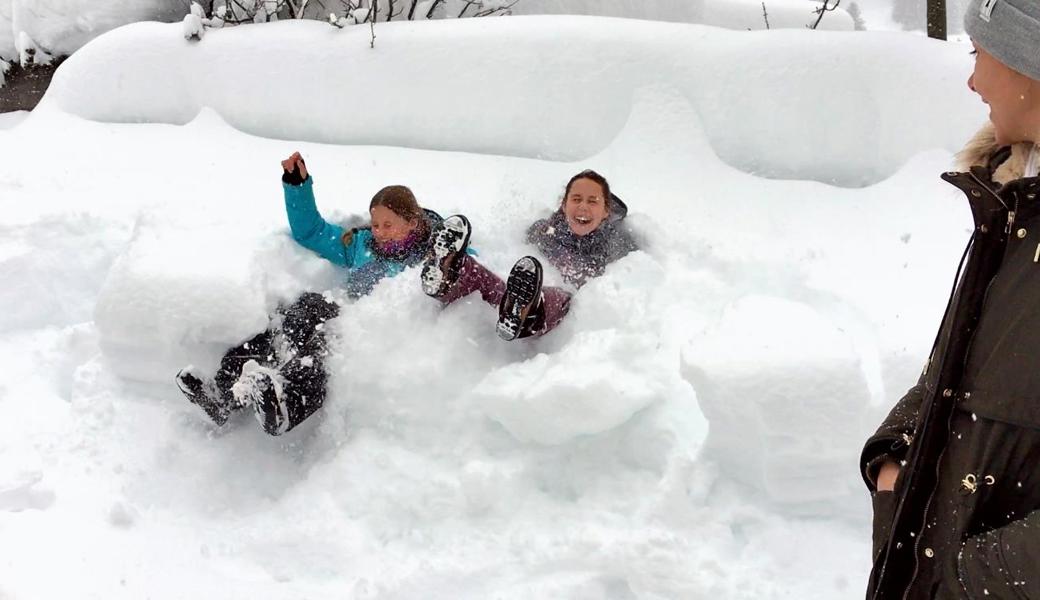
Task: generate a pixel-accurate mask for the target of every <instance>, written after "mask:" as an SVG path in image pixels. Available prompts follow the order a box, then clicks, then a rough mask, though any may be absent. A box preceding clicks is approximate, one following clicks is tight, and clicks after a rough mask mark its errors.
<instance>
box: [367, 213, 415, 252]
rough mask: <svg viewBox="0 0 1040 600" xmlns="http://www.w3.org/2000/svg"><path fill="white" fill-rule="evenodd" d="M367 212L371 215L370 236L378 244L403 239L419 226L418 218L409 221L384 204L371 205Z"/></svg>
mask: <svg viewBox="0 0 1040 600" xmlns="http://www.w3.org/2000/svg"><path fill="white" fill-rule="evenodd" d="M369 214H371V215H372V237H374V238H375V239H376V243H377V244H379V245H380V246H384V245H386V244H388V243H390V242H400V241H402V240H404V239H405V238H407V237H408V235H409V234H410V233H412V232H413V231H415V229H416V228H417V227H418V226H419V221H418V220H413V221H409V220H408V219H405V218H404V217H402V216H400V215H398V214H397V213H395V212H394V211H392V210H390V209H389V208H387V207H385V206H373V207H372V209H371V210H370V211H369Z"/></svg>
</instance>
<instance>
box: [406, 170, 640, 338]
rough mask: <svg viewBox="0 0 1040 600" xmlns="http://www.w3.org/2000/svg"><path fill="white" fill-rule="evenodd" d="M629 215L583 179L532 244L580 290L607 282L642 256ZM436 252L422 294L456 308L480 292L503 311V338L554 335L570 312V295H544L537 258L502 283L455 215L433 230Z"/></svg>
mask: <svg viewBox="0 0 1040 600" xmlns="http://www.w3.org/2000/svg"><path fill="white" fill-rule="evenodd" d="M627 214H628V207H626V206H625V204H624V202H622V201H621V199H620V198H618V197H617V196H614V195H613V194H612V193H611V192H610V184H609V183H608V182H607V180H606V179H605V178H604V177H603V176H602V175H600V174H599V173H596V172H595V171H582V172H581V173H578V174H577V175H575V176H574V177H572V178H571V179H570V181H568V182H567V187H566V188H565V190H564V195H563V200H562V201H561V203H560V208H559V210H557V211H556V212H554V213H553V214H552V215H551V216H550V217H549V218H547V219H543V220H540V221H537V222H535V223H534V224H533V225H531V227H530V228H529V229H528V231H527V241H528V242H530V243H531V244H534V246H535V247H537V248H538V250H539V251H540V252H541V253H542V255H544V256H545V258H546V259H547V260H548V261H549V263H550V264H551V265H552V266H554V267H556V269H557V270H559V272H560V274H561V275H562V276H563V279H564V281H566V282H567V283H569V284H571V285H573V286H575V287H581V286H582V285H584V284H585V282H586V281H587V280H588V279H589V278H591V277H598V276H600V275H602V274H603V271H604V270H605V269H606V268H607V265H609V264H610V263H612V262H614V261H616V260H618V259H620V258H621V257H623V256H625V255H626V254H628V253H629V252H632V251H633V250H636V244H635V242H634V241H633V238H632V235H631V232H630V231H629V230H628V228H627V227H626V226H625V223H624V219H625V216H626V215H627ZM432 238H433V241H432V246H433V247H432V250H431V252H430V254H429V255H428V257H427V260H426V261H425V263H424V265H423V270H422V280H423V289H424V290H425V291H426V293H427V294H429V295H430V296H432V297H434V298H437V299H439V300H440V301H441V302H444V303H445V304H450V303H451V302H454V301H456V300H458V299H459V298H463V297H465V296H468V295H469V294H471V293H473V292H480V295H481V297H482V298H483V299H484V301H485V302H487V303H488V304H490V305H492V306H494V307H497V308H498V324H497V331H498V334H499V336H500V337H501V338H503V339H505V340H514V339H517V338H525V337H536V336H541V335H544V334H546V333H548V332H549V331H552V329H553V328H555V327H556V326H557V325H559V323H560V321H562V320H563V317H564V316H565V315H566V314H567V311H568V309H569V308H570V300H571V294H570V292H567V291H566V290H563V289H562V288H558V287H545V288H543V287H542V263H541V262H540V261H539V260H538V259H537V258H535V257H533V256H525V257H523V258H521V259H520V260H518V261H517V262H516V264H515V265H514V266H513V268H512V270H511V271H510V273H509V279H508V280H506V281H502V279H501V278H500V277H499V276H498V275H495V274H494V273H492V272H491V271H489V270H488V269H487V268H486V267H484V266H483V265H482V264H480V263H479V262H478V261H477V259H476V258H474V257H473V256H470V255H469V254H467V253H466V249H467V247H468V245H469V238H470V225H469V221H468V220H467V219H466V217H464V216H462V215H454V216H451V217H448V218H447V219H445V220H444V221H443V222H441V223H440V224H439V225H437V226H435V227H434V231H433V234H432Z"/></svg>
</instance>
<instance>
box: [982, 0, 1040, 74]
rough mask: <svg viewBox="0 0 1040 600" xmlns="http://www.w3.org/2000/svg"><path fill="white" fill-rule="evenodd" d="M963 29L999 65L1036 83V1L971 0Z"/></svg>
mask: <svg viewBox="0 0 1040 600" xmlns="http://www.w3.org/2000/svg"><path fill="white" fill-rule="evenodd" d="M964 30H965V31H966V32H968V35H969V36H971V39H972V40H974V41H975V43H976V44H978V45H980V46H982V47H983V48H984V49H985V50H986V52H989V53H990V54H992V55H993V56H994V57H996V59H997V60H999V61H1000V62H1002V63H1004V64H1005V65H1007V66H1009V67H1011V68H1012V69H1014V70H1016V71H1018V72H1019V73H1022V74H1023V75H1027V76H1029V77H1030V78H1031V79H1036V80H1040V0H972V2H971V4H970V5H969V6H968V13H967V14H966V15H964Z"/></svg>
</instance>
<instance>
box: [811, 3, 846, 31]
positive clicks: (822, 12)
mask: <svg viewBox="0 0 1040 600" xmlns="http://www.w3.org/2000/svg"><path fill="white" fill-rule="evenodd" d="M839 4H841V0H834V5H833V6H831V0H823V6H820V7H819V8H817V9H816V10H815V11H814V12H815V13H816V14H817V15H818V16H817V17H816V22H815V23H813V24H812V26H811V27H809V29H816V28H817V27H818V26H819V25H820V21H822V20H823V15H825V14H827V13H829V12H833V11H834V10H835V9H837V8H838V5H839Z"/></svg>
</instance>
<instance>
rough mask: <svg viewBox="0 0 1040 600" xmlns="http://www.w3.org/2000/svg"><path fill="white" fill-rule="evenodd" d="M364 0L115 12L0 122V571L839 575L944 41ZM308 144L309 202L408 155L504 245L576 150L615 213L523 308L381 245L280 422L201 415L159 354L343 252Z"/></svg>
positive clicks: (892, 339)
mask: <svg viewBox="0 0 1040 600" xmlns="http://www.w3.org/2000/svg"><path fill="white" fill-rule="evenodd" d="M378 35H379V37H378V40H377V44H376V49H375V50H370V49H369V48H368V38H367V32H365V31H363V30H362V29H345V30H342V31H340V30H335V29H333V28H330V27H328V26H325V25H322V24H320V23H280V24H277V25H273V26H264V27H262V28H260V27H255V28H253V27H250V28H237V29H231V30H224V31H218V32H212V33H211V34H210V35H207V37H206V38H205V40H204V41H203V42H201V43H198V44H191V43H188V42H186V41H184V40H183V38H181V37H180V27H179V26H178V25H157V24H139V25H133V26H130V27H127V28H123V29H120V30H118V31H115V32H112V33H110V34H107V35H105V36H103V37H101V38H99V39H98V40H96V41H95V42H93V43H91V44H89V45H88V46H86V47H85V48H84V49H83V50H82V51H80V52H78V53H77V54H75V55H74V56H73V57H72V58H71V59H70V60H68V61H67V62H66V63H65V64H64V65H63V66H62V67H61V68H60V69H59V71H58V74H57V76H56V77H55V80H54V84H53V85H52V87H51V89H50V91H49V92H48V95H47V97H46V98H45V100H44V102H43V103H42V104H41V106H40V107H39V108H38V109H37V110H35V111H34V112H33V113H32V114H31V115H30V116H29V117H28V118H26V119H24V120H23V121H22V122H20V123H18V124H14V126H13V127H12V128H9V129H3V127H0V129H2V130H0V165H2V167H0V202H2V207H3V212H2V215H3V216H2V217H0V232H2V235H0V276H2V279H3V281H4V282H5V285H4V286H3V287H2V288H0V363H2V364H4V365H5V373H7V374H8V377H6V378H4V380H2V381H0V410H2V411H3V414H4V415H6V417H7V418H5V419H2V420H0V539H2V540H3V542H4V543H3V544H0V598H3V599H4V600H10V599H18V600H23V599H34V598H54V597H76V598H142V597H151V598H183V597H214V596H216V595H219V596H220V597H221V598H250V599H255V598H344V597H347V598H380V599H391V598H401V599H405V598H409V599H410V598H445V599H449V598H450V599H459V598H473V599H484V598H507V599H512V598H538V599H542V598H566V599H573V598H579V599H580V598H589V599H593V598H595V599H612V600H614V599H629V598H646V599H662V598H668V599H671V598H683V599H687V598H694V599H697V598H704V599H716V598H727V599H744V598H747V599H751V598H754V599H762V598H769V599H772V598H810V599H820V600H823V599H826V600H833V599H835V598H859V597H861V594H862V589H863V585H864V579H865V576H866V573H867V571H868V569H869V564H868V556H867V555H868V548H869V528H868V525H869V506H868V502H867V498H866V493H865V491H864V490H863V489H862V487H861V486H862V484H861V483H860V481H859V475H858V473H857V458H858V452H859V448H860V444H861V443H862V440H863V439H864V437H865V436H866V435H867V433H868V432H869V431H871V430H872V429H873V427H874V426H875V425H876V423H877V421H878V420H879V419H880V417H881V415H882V414H884V413H885V412H886V411H887V408H888V406H889V405H890V404H891V403H892V402H893V401H894V400H895V399H896V398H897V397H898V396H899V395H900V394H901V392H902V391H903V390H904V389H905V388H906V387H909V385H911V384H912V383H913V381H914V380H915V378H916V372H917V371H919V369H920V366H921V364H922V361H923V359H924V357H925V355H926V353H927V350H928V345H929V343H930V342H931V339H932V334H933V333H934V327H935V325H936V322H937V320H938V318H939V316H940V313H941V310H942V307H943V305H944V303H945V299H946V293H947V291H948V289H949V284H950V279H951V278H952V277H953V270H954V268H955V263H956V260H957V258H958V257H959V256H960V251H961V249H962V245H963V243H964V241H965V240H966V236H967V235H968V230H969V228H970V220H969V218H968V213H967V210H966V207H965V206H964V203H963V201H962V200H960V199H959V198H958V197H957V194H956V193H955V192H953V191H952V189H947V188H946V186H945V185H944V184H943V183H942V182H941V181H940V180H939V179H938V177H937V176H938V174H939V173H940V172H942V171H943V170H945V169H947V168H948V166H949V163H950V160H951V153H952V151H954V150H955V149H956V147H957V144H958V142H959V140H962V139H964V138H966V137H967V135H968V134H969V133H970V131H971V130H972V129H973V127H974V125H976V124H978V123H980V122H981V120H982V119H983V118H984V117H985V111H984V109H983V107H981V106H977V105H976V104H975V103H974V102H973V101H972V99H971V98H970V97H968V93H967V92H966V91H965V90H964V88H963V80H964V79H965V78H966V76H967V73H968V70H969V68H970V59H969V57H968V55H967V52H966V50H965V49H964V48H962V47H959V46H956V45H953V44H939V43H935V42H931V41H929V40H925V39H922V38H920V37H918V36H909V35H899V34H873V33H867V34H863V33H857V34H852V33H826V32H799V31H788V32H758V33H740V32H732V31H724V30H720V29H714V28H710V27H703V26H696V25H682V24H667V23H650V22H634V21H624V20H616V19H592V18H579V17H530V18H511V19H490V20H470V21H455V22H438V23H433V24H423V25H422V27H420V26H419V25H418V24H407V23H402V24H390V25H387V26H383V27H381V28H380V30H379V33H378ZM304 38H306V39H307V40H308V43H307V44H306V45H301V44H300V41H301V40H302V39H304ZM503 40H508V43H507V44H504V43H503ZM285 47H293V48H299V49H300V50H301V52H303V53H305V54H306V56H303V57H298V56H296V55H295V54H294V55H293V56H288V55H285V53H283V52H282V51H281V50H280V49H281V48H285ZM906 56H913V57H914V61H907V60H905V57H906ZM117 59H118V60H117ZM115 64H118V68H117V67H115V66H114V65H115ZM113 86H116V87H115V88H114V87H113ZM112 89H119V93H118V94H113V93H111V90H112ZM297 149H298V150H300V151H302V152H303V153H304V155H305V156H306V157H307V161H308V166H309V167H310V170H311V171H312V172H313V173H314V177H315V181H316V184H315V189H316V194H317V197H318V203H319V206H320V207H321V208H322V210H323V211H324V212H325V214H326V216H327V217H329V218H333V219H343V218H346V217H347V216H348V215H349V214H351V213H359V212H363V211H364V209H365V207H366V203H367V201H368V199H369V198H370V197H371V195H372V194H373V193H374V192H375V191H376V190H377V189H379V188H380V187H382V186H383V185H387V184H390V183H404V184H407V185H409V186H411V187H412V188H413V189H414V190H415V191H416V194H417V195H418V197H419V198H420V200H421V201H422V202H423V203H424V204H426V205H427V206H429V207H431V208H434V209H436V210H438V211H440V212H441V213H442V214H450V213H454V212H464V213H465V214H467V215H468V216H469V218H470V220H471V221H472V222H473V224H474V227H475V235H474V240H473V243H474V245H475V246H477V247H478V248H479V250H480V252H481V257H482V260H484V261H485V262H486V263H487V264H488V265H489V266H491V267H492V268H494V269H495V270H497V271H499V272H505V271H506V270H507V269H508V267H509V265H510V264H511V263H512V262H513V260H515V259H516V258H517V257H518V256H520V255H522V254H524V253H526V252H529V251H530V248H528V247H526V246H525V245H524V244H523V243H522V241H521V240H522V232H523V231H524V229H525V228H526V226H527V225H528V224H529V223H530V222H531V221H532V220H534V219H535V218H537V217H541V216H544V215H545V214H547V213H548V212H549V211H551V210H552V209H553V207H554V205H555V204H556V203H557V202H558V199H559V197H560V194H561V193H562V187H563V184H564V182H565V181H566V179H567V178H568V177H569V176H570V175H571V174H573V173H574V172H577V171H579V170H581V169H583V168H587V167H591V168H595V169H597V170H599V171H601V172H603V173H604V174H606V175H607V176H608V177H609V178H610V179H611V182H612V185H613V186H614V188H615V190H616V192H617V193H618V194H619V195H620V196H621V197H623V198H624V199H625V200H626V201H627V203H628V204H629V206H630V208H631V211H632V215H631V217H630V219H631V221H632V223H633V224H634V225H635V227H636V228H637V230H638V231H639V233H640V236H641V238H642V241H643V245H644V251H641V252H637V253H635V254H633V255H630V256H629V257H626V258H625V259H623V260H622V261H620V262H618V263H617V264H615V265H613V266H612V267H610V268H609V269H608V271H607V273H606V275H605V276H603V277H601V278H599V279H597V280H595V281H593V282H592V283H590V284H589V285H587V286H586V287H584V288H583V289H582V290H581V291H580V292H579V293H578V295H577V296H576V298H575V300H574V304H573V309H572V312H571V314H570V315H569V316H568V318H567V320H566V322H565V323H564V324H563V325H562V326H561V327H560V328H559V329H558V330H557V331H555V332H553V333H552V334H550V335H549V336H546V337H545V338H543V339H540V340H536V341H527V342H516V343H511V344H508V343H504V342H501V341H500V340H498V339H497V337H496V336H495V334H494V326H493V324H494V318H495V316H494V312H493V311H492V310H491V309H490V308H489V307H487V306H486V305H484V304H483V303H482V302H481V301H480V300H479V299H474V300H471V301H467V302H462V303H459V304H456V305H454V306H452V307H449V308H447V309H441V308H440V306H439V305H438V303H436V302H434V301H432V300H430V299H429V298H427V297H425V296H424V295H423V293H422V291H421V290H420V287H419V283H418V274H417V273H416V272H415V271H414V270H413V271H409V272H406V273H404V274H403V275H401V276H399V277H397V278H395V279H393V280H389V281H386V282H384V283H382V284H380V286H379V288H378V289H377V290H376V292H375V293H374V294H373V295H371V296H370V297H367V298H364V299H361V300H360V301H357V302H356V303H353V304H350V305H349V306H347V307H345V309H344V311H343V316H342V317H340V318H339V319H338V320H337V321H336V322H335V327H334V333H335V352H334V356H333V358H332V359H331V361H330V363H329V368H330V370H331V373H332V378H331V383H330V397H329V399H328V401H327V403H326V406H325V407H324V409H323V410H322V411H320V412H319V413H318V414H317V415H316V416H315V417H313V418H312V419H311V420H310V421H309V422H308V423H306V424H305V425H303V426H301V427H299V428H297V429H295V430H293V431H292V432H290V433H289V434H287V435H286V436H284V437H282V438H269V437H267V436H265V435H264V434H263V433H262V432H260V430H259V428H258V427H257V426H256V424H255V423H254V422H253V421H252V418H251V416H248V415H243V416H242V417H241V418H239V419H237V420H236V421H235V422H233V423H232V424H231V426H229V427H227V428H225V429H220V430H217V429H214V428H213V427H212V426H210V425H208V424H207V423H206V422H205V421H204V418H203V417H202V414H201V412H200V411H198V410H197V409H196V408H195V407H193V406H190V405H189V404H187V402H186V401H185V400H184V399H183V398H182V397H181V396H180V394H179V393H178V392H177V390H176V388H175V387H174V385H173V383H172V376H173V374H174V373H175V372H176V370H177V369H178V368H180V367H181V366H183V365H184V364H186V363H188V362H194V363H195V364H197V365H199V366H202V367H203V368H209V369H212V368H214V367H215V362H214V361H215V360H216V359H217V357H219V354H220V353H221V351H222V350H223V349H224V348H226V347H227V346H228V345H229V344H233V343H237V342H239V341H241V340H242V339H244V338H246V337H248V336H249V335H250V334H252V333H254V332H255V331H256V330H258V329H259V328H260V327H262V326H263V325H264V323H265V315H266V313H267V311H269V310H271V309H272V308H273V307H274V306H276V305H277V303H278V302H279V301H284V300H287V299H291V298H293V297H294V296H295V295H296V294H298V293H299V292H301V291H303V290H318V291H322V290H335V288H336V281H337V273H336V271H335V269H334V268H333V267H331V266H330V265H328V264H325V263H323V262H322V261H321V260H320V259H318V258H316V257H314V256H312V255H310V254H309V253H308V252H307V251H305V250H303V249H301V248H299V247H297V246H295V245H294V243H293V242H292V240H291V239H290V237H289V236H288V233H287V227H286V224H285V217H284V210H283V204H282V199H281V190H280V184H279V174H280V168H279V166H278V164H277V161H278V160H279V159H281V158H284V156H287V155H288V154H289V153H290V152H291V151H293V150H297ZM56 565H58V566H60V576H57V575H56V572H55V566H56Z"/></svg>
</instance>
